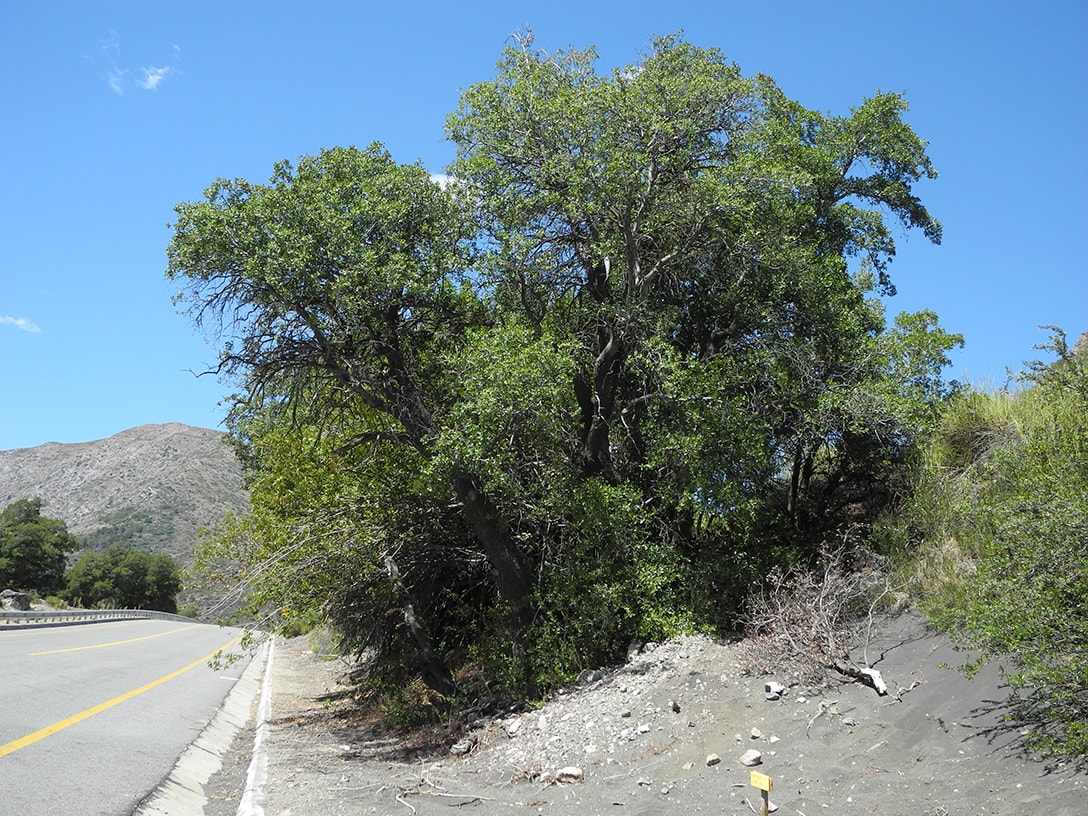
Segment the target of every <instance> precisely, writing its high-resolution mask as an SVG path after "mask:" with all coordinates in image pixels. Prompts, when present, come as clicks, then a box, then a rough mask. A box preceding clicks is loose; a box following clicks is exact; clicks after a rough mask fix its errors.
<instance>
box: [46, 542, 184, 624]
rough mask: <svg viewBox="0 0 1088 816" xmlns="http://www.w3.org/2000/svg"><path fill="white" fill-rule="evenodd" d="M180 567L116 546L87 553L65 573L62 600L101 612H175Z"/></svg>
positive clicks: (167, 559)
mask: <svg viewBox="0 0 1088 816" xmlns="http://www.w3.org/2000/svg"><path fill="white" fill-rule="evenodd" d="M180 591H181V568H180V567H179V566H178V565H177V564H176V563H175V562H174V559H172V558H171V557H170V556H168V555H164V554H162V553H156V554H151V553H146V552H143V551H141V550H137V549H134V548H132V547H126V546H124V545H120V544H115V545H113V546H112V547H109V548H108V549H106V550H103V551H96V550H87V551H85V552H84V553H83V555H82V556H81V557H80V558H79V560H78V561H76V563H75V564H74V565H73V566H72V569H71V570H69V572H68V578H67V588H66V589H65V591H64V597H65V599H66V600H67V601H68V602H69V603H71V604H73V605H75V606H83V607H87V608H92V609H93V608H101V609H154V610H157V611H159V612H177V611H178V610H177V599H176V596H177V594H178V592H180Z"/></svg>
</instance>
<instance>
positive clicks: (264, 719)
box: [237, 636, 276, 816]
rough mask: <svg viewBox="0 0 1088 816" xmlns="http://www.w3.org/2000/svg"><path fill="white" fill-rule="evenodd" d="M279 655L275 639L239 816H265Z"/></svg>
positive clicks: (259, 707)
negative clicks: (268, 738) (276, 656)
mask: <svg viewBox="0 0 1088 816" xmlns="http://www.w3.org/2000/svg"><path fill="white" fill-rule="evenodd" d="M275 651H276V638H275V636H273V637H272V639H271V640H270V641H269V642H268V661H267V664H266V666H265V670H264V683H262V684H261V702H260V703H259V704H258V706H257V720H256V723H257V727H256V729H255V731H256V733H255V735H254V737H253V755H252V758H251V759H250V761H249V771H248V773H246V787H245V790H244V791H243V792H242V801H241V802H240V803H239V805H238V814H237V816H264V806H263V804H262V803H263V801H264V783H265V782H266V781H267V779H268V751H267V749H266V748H265V744H264V741H265V737H266V735H267V734H268V723H269V721H270V720H271V719H272V658H273V655H274V654H275Z"/></svg>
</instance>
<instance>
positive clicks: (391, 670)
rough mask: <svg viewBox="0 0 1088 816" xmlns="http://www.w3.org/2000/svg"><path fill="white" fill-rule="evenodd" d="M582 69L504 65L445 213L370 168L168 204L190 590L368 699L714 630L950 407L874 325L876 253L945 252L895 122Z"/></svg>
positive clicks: (527, 672)
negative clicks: (275, 629)
mask: <svg viewBox="0 0 1088 816" xmlns="http://www.w3.org/2000/svg"><path fill="white" fill-rule="evenodd" d="M595 59H596V56H595V54H594V52H593V51H592V49H589V50H584V51H577V50H574V51H569V52H562V51H560V52H554V53H546V52H543V51H540V50H538V49H536V48H535V47H534V45H533V41H532V38H531V37H530V36H528V35H526V36H525V37H522V38H520V39H519V40H518V41H517V42H516V44H515V45H513V46H512V47H511V48H508V49H507V50H506V51H505V52H504V54H503V56H502V59H501V60H500V62H499V65H498V69H497V75H496V77H495V78H494V79H493V80H490V81H486V82H481V83H479V84H477V85H474V86H472V87H470V88H469V89H468V90H466V91H465V93H464V95H463V96H462V99H461V103H460V105H459V107H458V110H457V111H456V112H455V113H454V114H453V115H452V116H450V118H449V119H448V122H447V132H448V134H449V136H450V138H451V140H452V141H453V142H454V143H455V144H456V146H457V159H456V161H455V162H454V164H453V165H452V166H451V167H450V168H449V173H448V175H449V177H450V178H451V179H454V181H451V182H450V183H449V184H447V185H445V186H439V185H437V184H435V183H433V182H431V181H430V179H429V178H428V175H427V173H426V172H425V171H424V170H423V169H422V168H420V167H418V166H416V165H401V164H397V163H396V162H395V161H394V160H393V158H392V157H391V156H390V155H389V154H388V153H387V152H386V151H385V150H384V149H383V148H381V147H380V146H379V145H372V146H371V147H369V148H367V149H365V150H356V149H354V148H335V149H331V150H325V151H322V152H321V153H320V154H319V155H317V156H313V157H303V158H301V159H300V160H299V161H298V162H297V164H292V163H288V162H284V163H281V164H279V165H277V166H276V168H275V170H274V173H273V176H272V178H271V179H270V180H269V182H268V183H266V184H253V183H250V182H247V181H244V180H235V181H225V180H219V181H217V182H216V183H215V184H214V185H212V187H210V188H209V189H208V191H207V192H206V194H205V197H204V199H203V200H201V201H197V202H192V203H184V204H181V205H179V206H178V207H177V213H178V218H177V222H176V224H175V225H174V237H173V240H172V242H171V244H170V248H169V251H168V255H169V268H168V272H167V274H168V276H169V277H170V278H171V279H172V280H174V281H175V282H177V283H178V284H179V286H180V291H179V293H178V300H179V302H181V303H183V304H185V306H186V307H187V308H188V309H189V313H190V315H191V316H192V317H193V319H194V321H195V322H196V323H198V324H200V325H205V326H209V327H210V328H212V329H213V330H214V331H215V332H217V333H218V335H219V339H220V340H221V341H222V342H221V361H220V365H219V367H218V373H220V374H223V375H226V376H228V377H231V378H233V380H234V381H235V382H236V383H237V384H238V387H239V394H238V397H237V400H236V403H235V406H234V409H233V411H232V414H231V419H230V427H231V433H232V437H233V439H234V443H235V445H236V447H237V449H238V451H239V452H240V454H241V455H242V458H243V461H244V462H245V464H246V467H247V472H248V478H249V480H250V488H251V497H252V513H251V515H250V516H248V517H246V518H235V519H232V520H230V521H229V522H228V523H227V524H225V525H224V526H223V527H222V529H220V530H219V531H217V532H216V533H215V535H214V536H212V537H211V538H209V539H208V540H207V541H206V542H205V543H204V545H203V546H202V551H201V553H200V563H201V565H202V568H203V569H205V570H208V571H211V572H219V573H221V574H223V575H224V576H227V577H229V578H231V579H233V580H235V581H237V582H238V583H239V584H240V586H241V587H242V588H243V589H244V592H245V593H246V598H247V601H248V603H249V611H250V612H251V613H252V614H254V615H256V616H257V617H258V619H259V621H260V622H261V624H262V625H268V626H279V627H281V629H284V630H287V629H288V628H290V627H292V626H294V625H295V624H294V623H292V621H297V620H299V619H302V620H304V621H306V622H307V623H310V622H319V621H327V622H329V623H330V624H332V625H333V627H334V628H335V629H336V630H337V631H338V632H339V633H340V634H341V635H342V637H343V639H344V645H345V647H346V650H351V651H357V652H359V653H363V652H365V653H366V654H367V655H368V657H369V658H370V662H369V663H368V666H369V668H370V671H371V674H370V679H371V681H372V682H374V683H377V684H379V685H380V686H382V687H384V688H400V689H404V688H406V687H408V685H409V683H410V682H411V681H412V679H413V678H419V677H422V678H423V679H424V680H425V682H426V684H427V685H428V686H429V687H430V688H431V689H432V690H438V691H440V692H441V693H442V694H446V695H448V694H457V693H464V691H463V686H464V682H465V681H464V680H458V679H457V678H459V677H464V676H465V675H464V674H463V673H459V670H460V669H462V668H465V667H467V666H476V667H477V668H478V671H476V672H469V673H468V674H469V675H471V676H477V675H478V674H480V673H483V674H486V675H488V676H489V677H491V678H498V679H499V681H500V685H502V686H505V688H506V689H507V690H508V691H510V692H511V693H532V692H533V691H535V690H539V689H542V688H545V687H547V686H551V685H554V684H556V683H558V682H561V681H562V680H563V679H564V678H566V677H569V676H570V675H571V674H573V673H576V672H577V671H578V670H580V669H582V668H584V667H587V666H591V665H594V664H600V663H603V662H607V661H610V660H613V659H616V658H619V657H621V656H622V655H623V653H624V651H625V649H626V647H627V644H628V642H629V641H630V640H631V639H632V638H636V637H638V638H660V637H665V636H667V635H668V634H670V633H673V632H677V631H681V630H685V629H693V628H709V627H718V628H723V627H727V626H730V625H732V624H733V623H734V621H735V617H736V615H737V614H738V612H739V611H740V609H741V606H742V602H743V597H744V595H745V594H746V592H747V591H748V589H749V588H750V586H751V585H752V583H753V581H755V580H757V579H758V576H759V575H761V574H763V573H764V572H765V571H766V570H767V569H768V567H769V566H770V565H771V564H774V563H778V562H785V563H786V564H787V565H792V564H793V563H795V562H803V561H804V560H805V559H806V558H808V557H810V556H811V555H812V554H813V553H815V552H817V551H818V549H819V545H820V543H821V542H822V541H824V540H825V539H826V538H827V537H828V536H830V535H832V534H833V533H834V532H835V531H837V530H838V529H840V528H841V527H843V526H844V525H846V524H857V523H864V522H865V521H867V520H869V519H871V518H873V517H874V516H875V515H876V513H877V512H878V511H879V510H880V509H881V508H882V507H884V506H886V505H887V503H888V502H890V501H892V500H893V499H894V498H895V497H897V495H898V490H899V489H900V487H901V485H900V482H901V474H902V473H903V472H904V471H905V466H906V463H907V461H908V458H909V456H908V455H909V452H910V450H911V446H912V445H913V443H914V441H915V439H917V438H918V436H919V435H920V434H921V433H923V432H924V431H925V429H926V427H927V426H928V424H929V423H930V422H932V421H933V417H934V405H935V404H936V403H937V402H939V401H940V400H942V399H944V398H945V397H946V396H947V391H948V386H946V385H945V384H944V382H943V381H942V380H941V377H940V372H941V370H942V368H943V367H944V366H945V365H946V364H947V362H948V358H947V353H948V351H949V350H950V349H951V348H954V347H955V346H956V345H957V344H958V343H959V342H960V338H959V337H958V336H956V335H952V334H949V333H947V332H945V331H944V330H942V329H941V328H940V326H939V324H938V322H937V318H936V316H935V315H933V314H932V313H930V312H919V313H918V314H915V315H901V316H900V317H899V318H898V319H897V320H896V321H895V323H894V325H893V326H891V327H889V326H888V325H887V324H886V321H885V318H884V313H883V308H882V306H881V304H880V302H879V301H878V300H877V299H875V298H874V297H873V292H874V290H879V291H880V292H881V293H883V294H890V293H891V291H892V290H893V287H892V284H891V281H890V277H889V275H888V268H889V263H890V260H891V258H892V256H893V255H894V250H895V246H894V241H893V238H892V236H893V232H894V231H895V226H894V223H895V222H896V221H898V222H899V223H900V224H901V225H903V226H905V227H907V228H917V229H919V230H921V231H922V233H923V234H924V235H925V236H927V237H928V238H929V239H931V240H934V241H937V240H939V238H940V224H939V223H938V222H937V221H936V220H935V219H934V218H932V216H930V214H929V213H928V212H927V211H926V209H925V208H924V207H923V206H922V204H921V203H920V200H919V199H918V198H917V197H916V195H915V193H914V190H913V185H914V184H915V182H918V181H919V180H921V179H924V178H932V177H933V176H935V171H934V170H933V167H932V165H931V163H930V161H929V158H928V157H927V155H926V152H925V142H923V141H922V140H921V139H919V138H918V136H917V135H916V134H914V132H913V131H912V130H911V129H910V127H909V126H908V125H906V124H905V123H904V121H903V118H902V117H903V115H904V113H905V111H906V103H905V101H904V100H903V99H902V97H901V96H899V95H896V94H878V95H877V96H875V97H873V98H872V99H869V100H866V101H865V102H863V103H862V105H861V106H859V107H858V108H857V109H856V110H855V111H852V112H851V113H850V115H848V116H845V117H836V116H831V115H824V114H820V113H816V112H814V111H810V110H807V109H805V108H804V107H802V106H801V105H799V104H798V103H796V102H793V101H791V100H789V99H787V98H786V97H785V96H784V95H783V94H782V93H781V91H780V90H779V89H778V88H776V87H775V85H774V83H773V82H772V81H771V80H770V79H769V78H767V77H763V76H755V77H750V78H746V77H744V76H743V75H742V74H741V73H740V70H739V68H738V67H737V66H735V65H733V64H732V63H730V62H728V61H727V60H726V59H725V57H724V56H723V55H722V54H721V53H720V52H719V51H717V50H715V49H702V48H696V47H694V46H692V45H690V44H688V43H686V42H684V41H683V40H682V39H681V38H680V37H678V36H672V37H665V38H662V39H660V40H658V41H657V42H655V43H654V45H653V48H652V49H651V51H650V53H648V54H647V55H646V56H645V57H644V58H643V59H641V60H640V61H639V62H638V63H637V64H635V65H632V66H628V67H627V68H624V69H620V70H617V71H613V72H610V73H607V74H603V73H600V72H598V70H597V69H596V67H595V64H594V63H595Z"/></svg>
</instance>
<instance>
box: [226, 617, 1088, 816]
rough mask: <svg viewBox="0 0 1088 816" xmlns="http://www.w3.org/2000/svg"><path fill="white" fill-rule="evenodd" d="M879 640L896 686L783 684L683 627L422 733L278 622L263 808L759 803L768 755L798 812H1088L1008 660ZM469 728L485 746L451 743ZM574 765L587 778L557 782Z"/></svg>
mask: <svg viewBox="0 0 1088 816" xmlns="http://www.w3.org/2000/svg"><path fill="white" fill-rule="evenodd" d="M869 655H870V657H871V658H872V659H873V661H874V665H875V666H876V668H878V669H879V670H880V671H881V673H882V675H883V677H884V679H885V680H886V681H887V683H888V686H889V687H890V689H891V691H892V693H891V694H889V695H888V696H886V697H878V696H877V695H876V693H875V692H874V691H873V690H872V689H870V688H867V687H864V686H861V685H858V684H856V683H828V684H826V685H824V686H821V687H816V688H802V687H793V688H789V689H788V690H787V692H786V693H785V694H784V695H783V696H782V697H781V699H779V700H775V701H770V700H767V699H766V695H765V688H764V684H765V682H766V681H767V680H768V679H773V678H762V677H760V678H756V677H745V676H743V675H742V674H741V673H740V671H739V668H738V653H737V647H736V646H735V645H729V644H720V643H716V642H714V641H711V640H709V639H706V638H683V639H678V640H675V641H669V642H668V643H665V644H662V645H660V646H658V647H656V648H654V649H652V650H651V651H647V652H645V653H642V654H638V655H637V656H634V657H633V659H632V660H631V661H630V662H628V663H627V664H626V665H625V666H621V667H615V668H611V669H605V670H602V672H601V676H600V677H597V678H593V679H592V680H591V682H587V683H586V684H584V685H582V686H579V687H577V688H574V689H571V690H569V691H568V692H567V693H564V694H560V695H557V696H556V697H555V698H554V699H553V700H551V701H550V702H549V703H547V704H546V705H545V706H544V707H542V708H541V709H538V710H534V711H525V712H520V713H512V714H507V715H505V716H495V715H492V716H491V717H488V718H485V719H483V720H480V721H478V722H477V723H475V727H474V728H473V729H472V730H471V731H470V732H468V733H467V735H466V733H465V732H461V733H457V734H453V735H449V734H446V735H441V736H440V737H438V738H436V739H435V740H434V744H431V745H428V744H427V743H426V742H423V743H419V744H405V743H404V742H402V741H398V740H394V739H391V738H390V737H388V736H387V735H385V734H383V733H382V732H381V730H380V729H379V728H378V727H377V726H376V725H373V724H371V725H360V724H357V722H358V721H357V719H354V718H353V717H352V716H351V712H350V711H349V709H348V706H347V704H346V703H345V702H343V700H342V699H338V693H340V692H342V691H343V688H342V687H341V686H339V684H338V682H337V676H338V675H339V673H340V672H341V671H342V669H343V666H342V665H341V664H339V663H338V662H337V661H335V660H325V659H322V658H320V657H319V656H317V655H315V654H314V653H313V651H312V650H311V649H310V648H309V643H308V641H307V640H306V639H305V638H298V639H295V640H291V641H282V640H281V641H279V642H278V644H277V649H276V657H275V664H274V677H273V681H274V682H273V688H274V696H273V703H272V708H273V722H272V728H271V732H270V735H269V750H270V756H269V782H268V784H267V787H266V789H265V798H264V808H265V812H266V813H267V814H268V816H325V815H326V814H328V815H330V816H334V815H335V814H404V816H412V814H420V815H421V816H422V815H424V814H438V813H442V814H449V813H451V812H453V811H451V810H450V808H451V807H455V808H456V812H462V811H465V812H468V813H473V814H479V815H480V816H499V815H500V814H503V815H505V814H513V813H542V814H543V813H552V814H587V815H589V814H604V813H607V814H617V815H619V814H626V815H627V816H650V814H672V813H676V814H681V813H682V814H687V813H708V814H710V813H713V814H748V813H753V812H759V810H760V795H761V794H760V792H759V791H758V790H756V789H755V788H753V787H751V786H750V784H749V783H750V773H751V771H752V770H756V771H758V772H761V773H763V774H766V775H767V776H769V777H770V778H771V780H772V784H773V789H772V791H771V793H770V801H771V803H772V806H773V807H775V808H776V809H777V810H776V811H775V812H777V813H779V814H791V816H792V814H799V816H815V814H822V813H833V814H852V813H856V814H885V815H886V816H963V815H964V814H1009V815H1010V816H1011V815H1012V814H1017V816H1019V814H1028V813H1039V814H1047V816H1083V815H1084V814H1088V774H1086V773H1085V772H1084V769H1083V768H1081V769H1078V768H1075V767H1071V766H1069V765H1065V764H1054V763H1049V764H1048V763H1045V762H1042V761H1040V760H1038V759H1037V758H1033V757H1031V756H1028V755H1026V754H1025V752H1024V751H1023V749H1022V738H1023V733H1024V729H1025V726H1023V725H1021V724H1014V723H1013V724H1010V723H1006V722H1005V721H1004V719H1003V718H1004V715H1005V713H1006V711H1005V708H1004V706H1003V704H1002V702H1003V700H1004V698H1005V694H1006V693H1005V691H1004V690H1003V689H1002V688H1001V683H1000V677H999V675H998V673H997V672H996V670H993V669H988V670H984V671H983V673H982V674H981V675H980V676H978V677H977V678H975V679H974V680H970V681H968V680H967V679H965V678H964V677H963V676H961V675H960V674H959V673H957V672H955V671H952V670H950V669H946V668H942V667H941V666H942V664H951V665H958V664H960V663H962V662H963V657H964V656H963V655H961V654H959V653H957V652H955V651H953V650H952V649H951V648H950V646H949V644H948V641H947V639H946V638H945V637H943V636H941V635H939V634H937V633H934V632H932V631H928V630H927V629H926V628H925V626H924V625H923V623H922V621H921V620H920V619H919V618H918V617H917V616H915V615H913V614H910V613H907V614H903V615H900V616H898V617H896V618H891V619H888V620H886V621H883V622H882V624H881V627H880V629H879V631H878V633H877V637H876V638H875V639H874V640H873V641H872V643H871V644H870V647H869ZM907 689H909V690H907ZM897 692H901V693H899V694H898V695H897ZM352 723H356V724H352ZM465 736H468V738H469V742H470V743H474V746H473V748H472V750H471V751H470V752H469V753H467V754H465V755H463V756H457V755H453V754H451V753H450V752H449V748H450V746H451V744H452V743H453V742H454V741H456V740H458V739H459V738H461V737H465ZM251 740H252V735H251V733H250V734H247V733H244V732H243V733H242V734H241V735H240V736H239V738H238V740H236V747H235V750H234V751H233V752H232V754H233V760H228V762H227V764H226V766H225V769H224V771H223V773H221V774H220V775H219V776H218V777H217V779H216V780H213V783H214V784H213V786H212V788H211V789H210V791H209V799H210V800H211V802H210V805H209V807H208V809H207V813H208V814H209V816H220V814H223V816H226V814H228V813H230V814H232V813H234V810H232V809H231V808H232V807H236V802H237V799H236V798H234V797H235V796H236V795H237V794H238V790H239V785H238V774H239V773H241V775H243V776H244V765H245V763H246V762H248V756H247V747H248V746H249V745H250V744H251ZM749 750H756V751H759V752H760V753H761V754H762V761H761V764H760V765H758V766H756V767H754V768H751V767H747V766H745V765H744V764H742V763H741V761H740V758H741V756H742V755H743V754H744V753H745V752H747V751H749ZM711 755H716V756H717V757H719V758H720V761H718V762H714V758H713V756H711ZM711 763H712V764H711ZM569 766H574V767H576V768H578V769H579V771H580V772H581V778H582V781H577V782H571V783H560V782H556V781H555V776H556V772H557V771H559V770H560V769H562V768H565V767H569Z"/></svg>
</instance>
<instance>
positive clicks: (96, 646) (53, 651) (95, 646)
mask: <svg viewBox="0 0 1088 816" xmlns="http://www.w3.org/2000/svg"><path fill="white" fill-rule="evenodd" d="M203 625H204V624H201V623H194V624H193V625H192V626H182V627H181V628H180V629H171V630H169V631H167V632H158V633H156V634H154V635H142V636H141V637H135V638H129V639H128V640H114V641H111V642H110V643H95V644H93V645H91V646H72V647H71V648H69V649H50V650H49V651H47V652H27V657H37V656H38V655H49V654H60V653H61V652H82V651H84V650H86V649H103V648H105V647H106V646H120V645H121V644H122V643H135V642H136V641H138V640H151V639H152V638H157V637H164V636H166V635H172V634H174V633H175V632H184V631H186V630H187V629H195V628H196V627H198V626H203Z"/></svg>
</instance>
